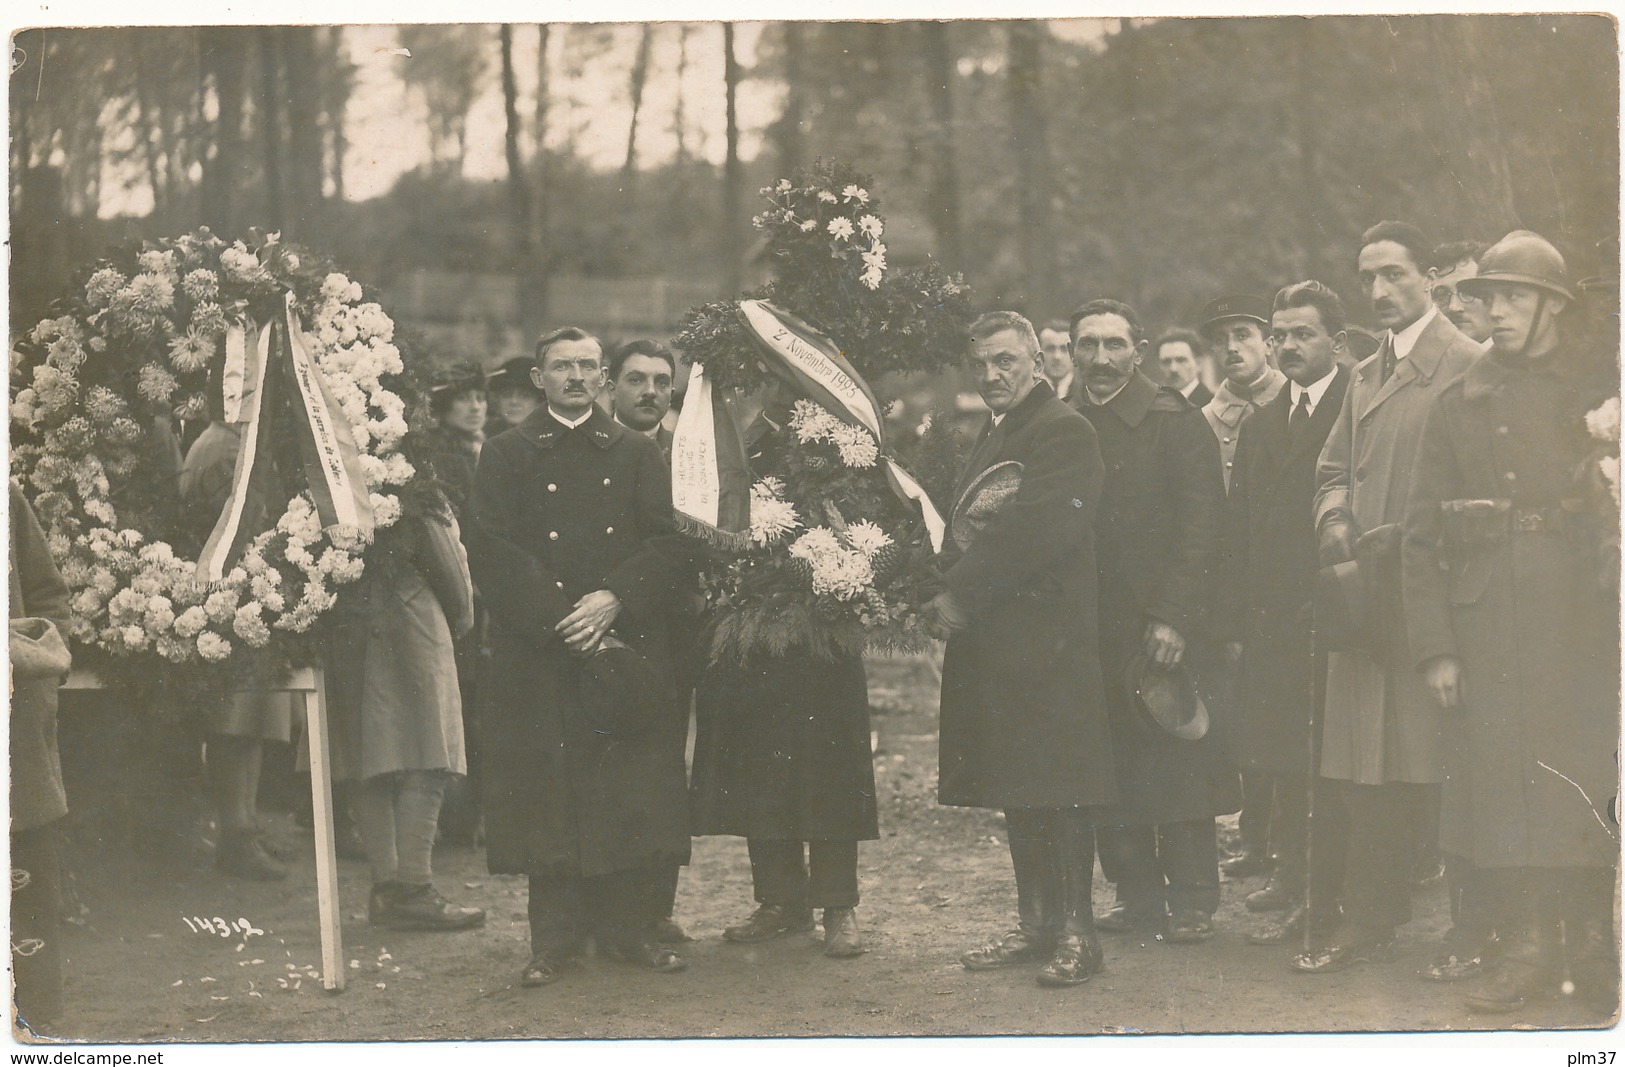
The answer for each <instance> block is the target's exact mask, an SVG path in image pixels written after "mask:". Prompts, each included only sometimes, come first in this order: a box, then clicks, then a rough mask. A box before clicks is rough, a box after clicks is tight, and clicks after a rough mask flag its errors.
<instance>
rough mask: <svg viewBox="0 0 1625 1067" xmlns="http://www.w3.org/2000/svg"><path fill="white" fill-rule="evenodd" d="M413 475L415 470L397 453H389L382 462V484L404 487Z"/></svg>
mask: <svg viewBox="0 0 1625 1067" xmlns="http://www.w3.org/2000/svg"><path fill="white" fill-rule="evenodd" d="M415 474H417V469H416V468H415V467H413V466H412V464H411V461H409V460H408V459H407V458H406V457H405V456H403V455H401V454H400V453H399V452H391V453H390V454H389V457H388V458H387V459H385V460H384V482H385V484H387V485H405V484H406V483H407V482H409V481H411V480H412V477H413V475H415Z"/></svg>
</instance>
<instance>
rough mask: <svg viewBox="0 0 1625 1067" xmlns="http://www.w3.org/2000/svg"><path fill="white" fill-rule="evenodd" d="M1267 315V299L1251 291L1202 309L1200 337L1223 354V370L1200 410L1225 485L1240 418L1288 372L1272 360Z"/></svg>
mask: <svg viewBox="0 0 1625 1067" xmlns="http://www.w3.org/2000/svg"><path fill="white" fill-rule="evenodd" d="M1269 315H1270V309H1269V304H1268V303H1267V302H1266V301H1263V300H1260V299H1259V298H1257V297H1254V296H1221V297H1219V298H1218V299H1217V300H1213V301H1209V303H1208V305H1207V307H1205V308H1203V309H1202V325H1201V333H1202V337H1203V338H1204V339H1205V340H1206V341H1207V342H1208V344H1209V345H1211V346H1212V347H1213V348H1214V349H1216V350H1217V351H1218V352H1219V353H1220V354H1221V355H1222V357H1223V358H1221V359H1219V360H1218V364H1219V369H1220V370H1221V371H1222V372H1223V374H1224V380H1223V381H1221V382H1220V383H1219V391H1218V392H1217V393H1214V394H1213V399H1212V400H1209V401H1208V402H1207V403H1206V404H1205V405H1204V406H1203V407H1202V414H1203V415H1204V416H1205V417H1206V418H1207V424H1208V426H1210V427H1212V429H1213V436H1214V437H1217V438H1218V439H1219V460H1220V462H1222V463H1223V464H1224V487H1225V489H1226V490H1227V491H1228V490H1229V488H1230V475H1231V471H1233V470H1234V469H1235V466H1236V464H1235V459H1236V442H1237V441H1239V440H1240V439H1241V422H1242V420H1243V419H1245V418H1246V417H1247V416H1249V415H1251V414H1252V413H1253V412H1255V411H1257V410H1258V409H1259V408H1261V407H1263V406H1264V405H1265V404H1268V403H1269V402H1270V401H1271V400H1274V399H1275V394H1277V393H1279V392H1280V391H1281V387H1282V386H1283V385H1285V384H1286V376H1285V375H1283V374H1282V373H1281V372H1280V371H1278V370H1276V369H1275V368H1274V367H1273V366H1271V365H1270V348H1269V341H1268V339H1267V338H1268V337H1269V330H1270V320H1269Z"/></svg>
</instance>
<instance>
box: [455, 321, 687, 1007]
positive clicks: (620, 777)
mask: <svg viewBox="0 0 1625 1067" xmlns="http://www.w3.org/2000/svg"><path fill="white" fill-rule="evenodd" d="M534 379H535V384H536V385H537V387H538V388H540V389H542V390H543V391H544V392H545V393H546V396H547V400H546V403H545V404H544V405H543V406H541V407H539V408H537V409H536V410H535V411H533V412H531V414H530V415H529V416H527V417H526V419H525V421H524V422H522V423H521V424H520V425H519V426H518V427H516V428H515V429H513V430H511V431H509V432H506V433H501V434H498V435H497V436H496V437H494V438H492V439H491V440H490V441H489V442H487V443H486V445H485V448H484V450H483V451H482V452H481V454H480V465H479V471H478V474H477V477H476V481H475V490H474V501H473V503H474V507H473V511H474V517H475V521H474V524H473V525H474V529H475V532H474V535H473V536H472V537H471V538H470V543H469V557H470V562H471V564H472V566H473V571H474V574H475V580H476V581H477V582H478V584H479V586H480V589H481V592H482V594H483V596H484V598H485V602H486V605H487V607H488V608H489V610H490V612H491V617H492V631H493V633H492V649H493V670H492V689H493V694H492V701H491V705H490V709H489V712H488V717H487V720H486V723H485V731H486V733H485V746H484V747H485V752H486V754H487V759H488V763H487V767H486V781H485V808H486V816H485V819H486V847H487V860H488V863H489V865H490V869H491V871H492V873H495V874H525V875H529V877H530V905H529V917H530V931H531V953H532V959H531V962H530V964H529V966H528V967H527V968H526V969H525V971H524V973H523V976H522V982H523V984H525V985H542V984H545V983H547V982H550V981H553V980H554V979H555V978H557V977H558V973H559V967H560V965H561V964H563V963H564V962H565V961H566V960H568V959H569V958H570V957H571V956H574V955H575V954H576V953H577V952H578V951H579V949H580V947H581V944H582V941H583V939H584V938H585V937H586V936H587V935H589V934H595V935H597V937H598V938H599V943H600V946H601V947H605V948H608V949H609V950H610V951H612V952H613V953H615V954H618V955H620V956H622V957H624V958H628V959H631V960H632V961H634V962H637V963H640V964H643V965H645V966H648V967H651V968H654V969H656V970H661V971H668V970H677V969H681V967H682V966H683V961H682V959H681V957H680V956H678V955H677V954H676V953H675V952H674V951H673V950H671V949H669V948H665V947H661V946H658V945H656V944H655V941H654V933H655V924H656V923H657V922H658V920H659V919H660V918H661V917H662V914H661V913H662V909H663V907H664V904H663V902H661V901H660V900H658V899H657V898H658V894H657V893H653V892H651V891H650V887H651V886H655V885H659V884H661V881H662V879H661V877H660V874H659V871H660V870H661V869H669V866H670V865H671V864H673V863H682V862H686V861H687V858H688V854H689V837H688V824H687V818H686V815H685V811H686V805H685V793H686V786H687V783H686V772H685V768H684V764H683V746H684V734H685V727H686V723H685V722H684V720H683V717H682V714H681V705H680V704H679V702H678V700H677V699H676V696H675V694H674V693H673V692H672V691H671V689H670V683H669V679H670V677H671V674H672V670H671V662H670V654H669V651H668V639H669V634H668V622H667V614H668V611H669V609H670V607H671V604H672V601H673V598H674V595H675V591H676V590H677V589H678V588H679V587H680V586H681V585H682V584H683V581H684V577H685V575H686V574H687V573H688V568H689V566H690V563H689V558H690V554H689V551H688V549H687V545H686V542H685V541H684V539H682V538H681V537H680V536H679V535H677V534H676V533H675V528H674V525H673V522H672V515H671V482H670V477H669V474H668V471H667V468H666V465H665V463H664V462H663V461H662V459H661V456H660V449H659V448H658V447H657V446H656V445H655V443H654V442H653V441H651V440H649V439H648V438H646V437H644V436H642V435H641V434H637V433H633V432H631V431H629V430H627V429H626V428H625V427H623V426H620V425H618V424H617V423H615V422H614V421H613V420H612V419H611V418H610V417H609V415H608V414H606V413H605V412H604V411H603V410H602V409H600V408H599V407H597V406H596V405H595V404H594V402H593V401H594V398H595V397H596V396H597V394H598V391H599V390H600V389H601V388H602V386H603V382H604V367H603V355H602V351H601V348H600V346H599V343H598V341H597V340H596V339H595V338H593V337H591V336H590V335H588V334H586V333H583V332H582V331H580V330H577V329H567V330H562V331H555V332H554V333H551V334H549V335H547V336H546V337H544V338H542V340H541V341H540V342H538V344H537V366H536V369H535V373H534ZM601 657H602V658H601Z"/></svg>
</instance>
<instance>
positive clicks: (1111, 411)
mask: <svg viewBox="0 0 1625 1067" xmlns="http://www.w3.org/2000/svg"><path fill="white" fill-rule="evenodd" d="M1145 349H1146V342H1145V335H1144V333H1143V331H1142V330H1141V328H1140V323H1139V320H1138V319H1137V318H1136V317H1135V314H1134V311H1133V309H1132V308H1130V307H1128V305H1126V304H1122V303H1120V302H1118V301H1115V300H1096V301H1092V302H1090V303H1087V304H1084V305H1083V306H1082V307H1080V308H1078V309H1077V310H1075V311H1074V312H1073V313H1072V351H1073V354H1074V356H1075V357H1076V359H1077V361H1078V373H1079V374H1080V375H1082V377H1083V388H1082V389H1081V390H1079V392H1078V400H1077V401H1076V404H1077V408H1078V410H1079V411H1080V412H1082V413H1083V416H1084V418H1086V419H1087V420H1088V421H1089V422H1090V423H1091V424H1092V425H1093V426H1094V430H1095V434H1096V437H1097V438H1098V439H1099V442H1100V454H1101V458H1102V459H1103V460H1104V461H1105V464H1106V480H1105V485H1104V488H1103V490H1102V493H1101V500H1100V518H1099V520H1098V521H1097V522H1096V524H1095V537H1096V553H1095V560H1096V563H1097V565H1098V570H1099V574H1100V661H1101V668H1102V670H1103V671H1104V674H1105V682H1106V704H1107V707H1108V708H1109V709H1110V711H1111V728H1112V750H1113V753H1114V755H1115V758H1116V768H1117V786H1118V792H1119V799H1118V802H1117V804H1116V805H1115V806H1114V807H1112V808H1110V809H1108V810H1106V811H1104V812H1100V813H1099V815H1098V821H1097V823H1096V826H1097V827H1098V839H1099V847H1100V851H1101V857H1102V868H1103V869H1106V868H1107V867H1109V868H1110V869H1111V870H1112V871H1113V872H1114V873H1115V874H1116V876H1117V889H1118V896H1119V899H1120V900H1121V901H1122V904H1121V905H1120V906H1119V907H1118V908H1116V909H1114V911H1113V912H1112V913H1108V915H1107V916H1103V917H1102V920H1103V921H1102V926H1103V927H1107V928H1108V929H1111V928H1115V929H1118V930H1122V929H1127V928H1129V927H1131V926H1135V925H1140V926H1154V927H1160V926H1161V925H1162V924H1163V920H1164V916H1165V915H1167V914H1169V913H1170V912H1171V918H1170V919H1169V924H1168V936H1169V938H1170V940H1173V941H1175V942H1190V941H1205V940H1207V939H1208V938H1209V937H1211V936H1212V933H1213V925H1212V916H1213V913H1214V912H1215V911H1216V910H1218V906H1219V867H1218V839H1217V827H1216V826H1215V824H1214V816H1216V815H1222V814H1226V813H1229V812H1233V811H1235V810H1236V809H1237V808H1239V807H1240V806H1241V795H1240V794H1241V783H1240V780H1239V777H1238V776H1237V774H1236V770H1235V767H1234V765H1233V763H1232V762H1231V759H1230V754H1229V752H1228V751H1227V749H1226V742H1225V739H1224V736H1223V735H1224V724H1223V723H1222V722H1215V723H1214V725H1213V727H1212V729H1210V731H1209V732H1208V734H1207V735H1206V736H1205V737H1203V738H1201V739H1200V740H1185V739H1182V738H1179V737H1175V736H1173V735H1171V734H1169V733H1166V732H1163V731H1161V730H1158V729H1156V728H1155V727H1153V726H1150V725H1148V724H1147V723H1145V722H1144V721H1143V720H1142V719H1141V718H1140V716H1139V715H1138V713H1137V711H1136V709H1135V696H1134V693H1133V691H1132V688H1131V683H1130V682H1129V680H1128V676H1129V672H1130V667H1131V665H1132V661H1134V659H1135V657H1136V653H1143V655H1144V658H1145V660H1146V661H1147V662H1148V663H1149V664H1151V665H1152V666H1153V668H1154V669H1163V670H1173V669H1175V668H1179V669H1185V670H1189V671H1190V672H1191V673H1192V674H1193V675H1194V677H1195V679H1196V682H1197V684H1198V685H1199V686H1200V685H1201V684H1202V676H1203V671H1204V669H1205V670H1207V671H1208V672H1209V673H1210V674H1211V673H1213V671H1214V668H1215V667H1216V664H1214V663H1213V662H1212V659H1211V657H1212V655H1213V653H1212V652H1211V651H1210V642H1209V640H1208V637H1207V634H1206V633H1205V632H1204V628H1205V627H1206V625H1207V614H1208V610H1209V607H1210V604H1211V601H1212V596H1213V592H1214V585H1213V583H1214V581H1215V577H1216V576H1215V573H1214V570H1215V566H1216V564H1217V556H1218V533H1219V514H1220V509H1221V507H1222V506H1223V502H1224V480H1223V478H1222V477H1221V475H1220V473H1219V448H1218V442H1217V441H1216V440H1215V439H1214V437H1213V433H1212V431H1210V430H1209V429H1208V425H1207V420H1206V419H1204V418H1203V417H1202V413H1201V412H1200V411H1198V410H1196V409H1195V408H1194V407H1192V406H1191V405H1190V404H1189V403H1187V402H1186V400H1185V398H1184V397H1182V396H1180V395H1179V393H1178V392H1177V391H1175V390H1173V389H1171V388H1167V387H1159V386H1157V385H1156V384H1155V383H1153V382H1152V381H1151V379H1149V378H1147V377H1146V376H1145V375H1143V374H1141V373H1140V372H1139V370H1138V367H1139V363H1140V360H1141V358H1142V357H1143V355H1144V353H1145ZM1204 659H1206V660H1207V662H1206V663H1204V662H1203V661H1204ZM1108 918H1109V919H1110V920H1112V924H1111V925H1110V926H1107V922H1106V920H1107V919H1108Z"/></svg>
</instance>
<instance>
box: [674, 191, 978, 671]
mask: <svg viewBox="0 0 1625 1067" xmlns="http://www.w3.org/2000/svg"><path fill="white" fill-rule="evenodd" d="M871 184H872V183H871V182H870V181H869V180H868V179H867V178H865V177H863V176H862V175H859V174H858V173H857V172H856V171H854V170H852V169H851V168H849V167H846V166H844V165H841V164H824V163H820V164H819V165H818V166H816V167H815V168H814V169H813V170H812V171H810V172H807V173H804V174H802V175H798V176H797V178H796V179H794V180H792V179H789V178H784V179H780V180H779V181H777V182H776V183H775V184H773V185H771V186H768V187H766V188H764V189H763V190H762V191H761V192H762V196H763V198H764V199H765V200H766V202H767V205H768V206H767V209H766V210H765V211H763V212H762V213H761V214H759V215H757V216H756V218H755V220H754V223H755V225H756V227H757V228H758V229H761V230H762V231H763V232H764V233H765V234H766V235H767V238H768V249H769V254H770V256H771V259H772V263H773V266H774V275H775V277H774V280H773V281H772V282H770V283H769V284H768V285H766V286H764V287H763V288H761V289H760V290H757V291H756V292H754V293H752V294H749V296H750V297H751V299H749V300H746V301H745V302H743V303H740V302H716V303H709V304H705V305H702V306H700V307H697V308H695V309H693V310H692V311H691V312H690V313H689V315H688V316H687V318H686V319H685V321H684V324H683V329H682V331H681V333H680V334H679V335H678V337H677V338H676V342H675V344H676V347H678V348H679V349H680V350H681V351H682V353H683V358H684V359H685V360H687V361H688V362H691V363H693V364H696V365H697V366H698V367H701V368H703V371H704V376H705V378H706V379H707V380H708V383H709V384H711V385H714V386H715V387H716V388H717V389H718V390H721V391H725V392H729V393H732V394H734V395H738V394H744V393H752V392H755V391H758V390H763V389H766V388H767V387H769V386H772V387H774V388H775V389H777V390H780V391H781V392H780V395H781V396H782V391H783V390H785V389H786V388H787V390H788V394H789V399H788V400H787V401H782V402H781V405H780V406H781V407H782V410H774V411H772V412H771V413H769V415H768V416H766V417H764V418H762V419H761V420H759V421H758V422H757V423H756V425H755V426H754V427H740V428H739V429H740V430H742V431H743V432H744V436H745V439H746V440H747V441H749V442H751V444H752V445H753V448H752V451H751V454H750V456H749V467H750V478H751V484H750V489H749V528H748V537H743V538H741V539H740V543H739V544H735V545H730V544H729V543H728V542H726V540H718V539H712V543H713V552H712V558H711V561H710V564H709V565H708V566H707V567H706V568H705V572H704V574H703V578H702V581H703V584H704V587H705V592H706V595H707V600H708V603H709V605H710V609H711V616H710V617H711V624H710V638H711V640H710V654H711V658H712V659H713V660H719V661H720V660H735V661H744V660H746V659H748V658H750V657H752V656H754V655H759V654H763V653H766V654H769V655H778V654H782V653H784V652H786V651H787V650H789V649H790V648H792V647H796V646H801V647H804V648H806V649H808V650H810V651H811V652H812V653H813V654H814V655H819V656H829V655H831V654H832V653H834V652H837V651H839V652H862V651H864V650H865V649H880V650H900V651H903V650H914V649H919V648H922V647H924V646H925V645H926V643H927V642H928V641H929V637H928V635H927V634H926V633H925V631H924V630H923V629H922V628H921V626H920V620H919V609H920V608H921V607H922V606H923V605H924V604H925V603H926V602H927V601H928V600H929V599H930V598H931V597H932V596H933V595H935V593H936V592H937V591H938V589H939V587H940V576H939V574H938V572H937V569H936V565H935V560H934V557H935V551H936V545H935V544H934V543H933V542H934V540H935V539H937V538H940V535H941V526H940V520H939V519H938V518H937V516H936V513H935V511H934V509H933V508H932V506H931V504H930V501H929V499H928V498H925V494H924V493H923V491H920V490H919V487H918V486H917V484H916V483H914V481H913V479H912V478H911V477H910V476H908V475H907V473H906V472H905V471H903V470H902V469H901V468H900V467H899V466H898V465H897V463H896V461H895V458H894V457H893V456H892V455H891V454H890V450H889V448H888V447H887V444H886V442H885V440H884V437H883V433H884V430H883V425H882V421H881V416H880V413H881V412H882V411H883V407H882V405H881V402H880V401H879V400H877V399H876V398H875V394H874V393H873V392H872V391H871V389H870V383H880V384H881V387H882V388H884V387H885V386H886V385H889V384H891V380H892V379H895V378H896V377H897V376H901V375H906V374H910V373H927V372H934V371H940V370H942V369H944V368H946V367H948V366H950V365H952V364H953V363H954V362H955V361H956V359H957V357H958V356H959V354H960V352H961V351H962V350H963V344H964V329H965V327H966V326H967V325H968V324H969V322H970V319H971V317H972V315H971V311H970V299H969V291H968V290H967V289H966V287H965V285H964V283H963V281H962V280H961V279H959V277H958V276H954V275H949V274H946V273H944V272H943V271H942V270H941V269H940V268H938V267H936V266H935V265H927V266H925V267H923V268H921V269H918V270H914V271H909V272H897V271H893V270H892V269H891V267H890V265H889V264H888V262H887V258H886V257H887V248H886V245H885V243H884V236H885V232H886V223H885V220H884V218H883V216H882V215H881V213H880V206H879V202H878V200H877V198H876V197H875V196H874V195H873V194H872V193H871V192H870V186H871ZM776 353H777V354H776ZM798 361H799V362H798ZM820 382H823V383H824V384H825V385H829V384H830V383H835V384H834V385H833V386H831V388H830V389H827V390H821V389H820V388H819V383H820ZM683 432H684V431H683V425H682V424H681V423H679V428H678V435H679V439H681V437H682V435H683ZM680 447H681V445H680V444H679V448H680Z"/></svg>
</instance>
